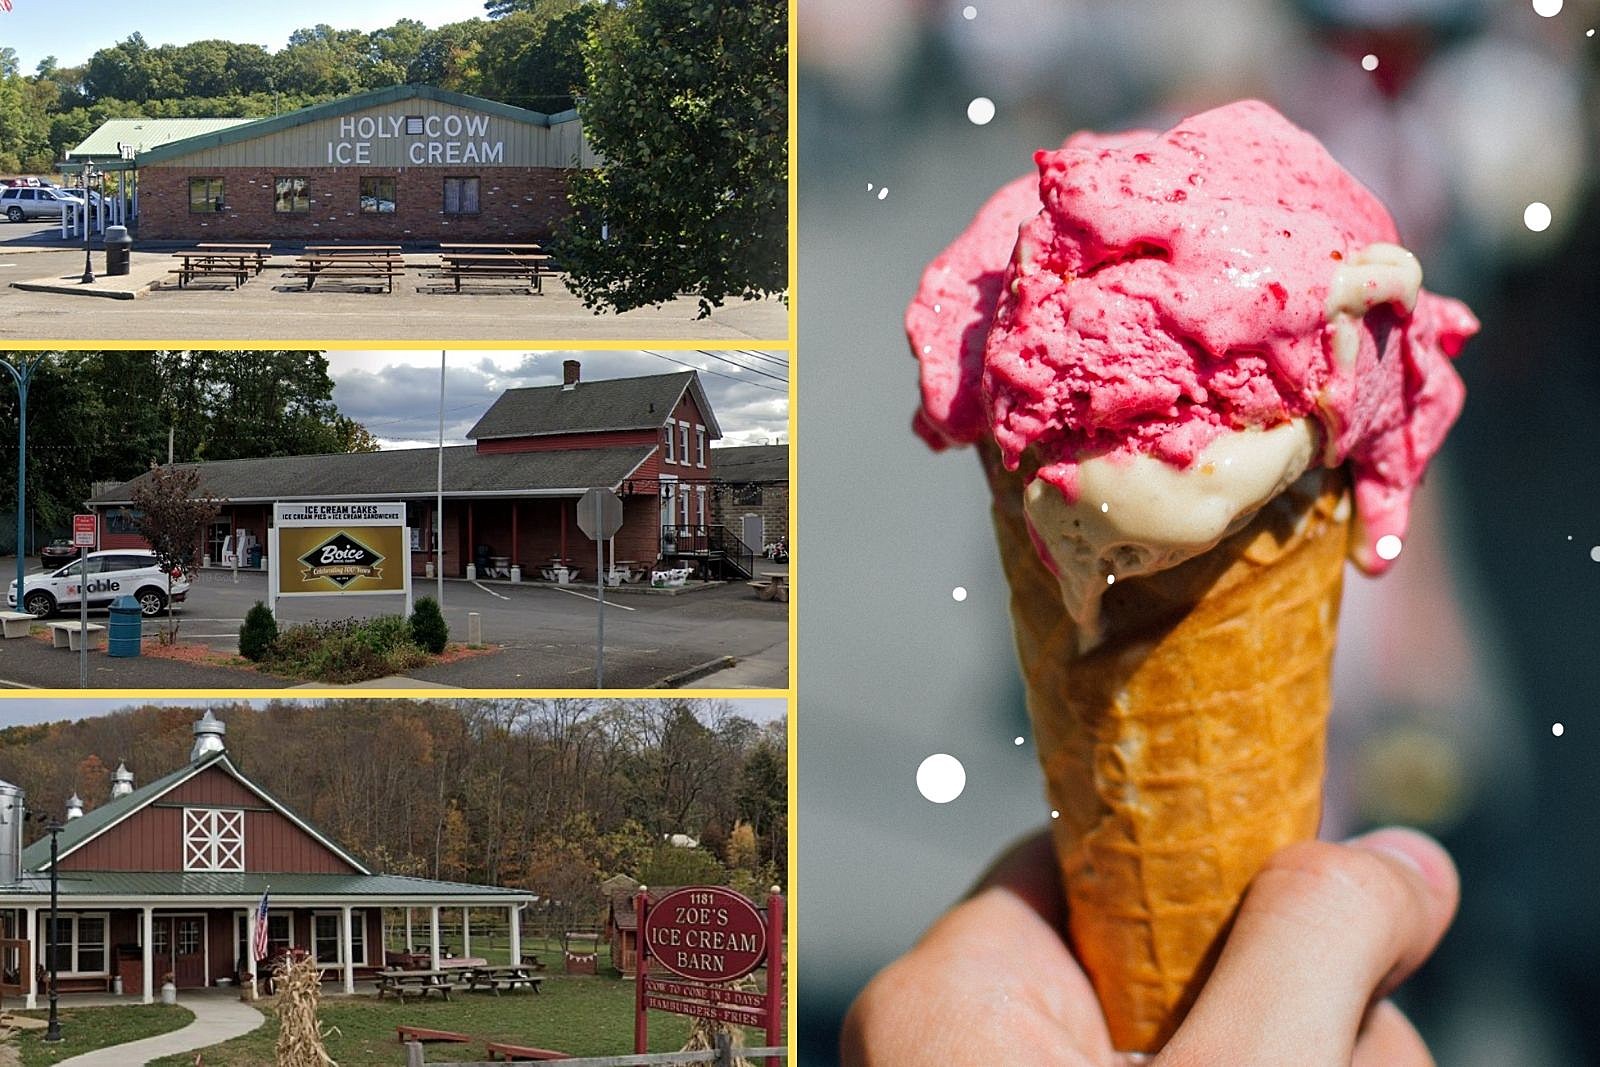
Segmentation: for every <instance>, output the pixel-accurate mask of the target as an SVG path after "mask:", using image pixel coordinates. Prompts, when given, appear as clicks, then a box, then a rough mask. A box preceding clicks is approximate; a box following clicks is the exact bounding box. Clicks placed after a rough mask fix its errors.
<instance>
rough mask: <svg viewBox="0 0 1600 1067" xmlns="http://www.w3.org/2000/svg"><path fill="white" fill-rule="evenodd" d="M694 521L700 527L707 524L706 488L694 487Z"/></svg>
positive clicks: (701, 486)
mask: <svg viewBox="0 0 1600 1067" xmlns="http://www.w3.org/2000/svg"><path fill="white" fill-rule="evenodd" d="M694 521H695V523H696V524H698V525H700V526H704V525H705V524H706V487H705V486H703V485H697V486H695V487H694Z"/></svg>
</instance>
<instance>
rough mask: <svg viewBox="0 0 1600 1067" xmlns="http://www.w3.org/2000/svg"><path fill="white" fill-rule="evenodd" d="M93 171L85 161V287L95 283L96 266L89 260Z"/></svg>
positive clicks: (82, 281)
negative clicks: (90, 200) (90, 197)
mask: <svg viewBox="0 0 1600 1067" xmlns="http://www.w3.org/2000/svg"><path fill="white" fill-rule="evenodd" d="M93 169H94V168H93V165H92V164H91V163H90V162H89V161H88V160H87V159H86V160H84V161H83V277H82V278H79V279H78V281H79V282H80V283H82V284H83V285H90V284H92V283H93V282H94V264H93V263H92V262H91V261H90V258H89V257H90V255H91V254H92V249H91V248H90V247H89V175H90V172H91V171H92V170H93Z"/></svg>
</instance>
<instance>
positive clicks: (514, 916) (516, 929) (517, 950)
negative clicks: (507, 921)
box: [511, 904, 522, 967]
mask: <svg viewBox="0 0 1600 1067" xmlns="http://www.w3.org/2000/svg"><path fill="white" fill-rule="evenodd" d="M521 963H522V909H521V908H520V907H518V906H517V905H516V904H513V905H511V966H513V967H517V966H520V965H521Z"/></svg>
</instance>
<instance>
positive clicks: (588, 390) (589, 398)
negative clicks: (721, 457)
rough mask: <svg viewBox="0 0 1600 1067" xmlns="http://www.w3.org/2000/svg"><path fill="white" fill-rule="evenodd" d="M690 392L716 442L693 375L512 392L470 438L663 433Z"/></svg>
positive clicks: (485, 416) (487, 414) (707, 407)
mask: <svg viewBox="0 0 1600 1067" xmlns="http://www.w3.org/2000/svg"><path fill="white" fill-rule="evenodd" d="M685 389H689V390H692V391H693V393H694V398H695V402H696V403H697V404H698V405H699V406H700V411H701V414H703V415H704V416H705V418H706V429H707V430H708V431H709V432H710V434H711V437H712V439H713V440H715V439H717V438H720V437H721V436H722V431H721V430H720V429H719V428H718V427H717V425H716V420H715V419H714V418H713V417H712V415H711V406H710V404H708V403H707V402H706V398H705V394H704V393H703V392H702V391H701V389H700V380H699V378H698V377H697V376H696V375H695V372H694V371H678V372H677V373H675V374H649V375H645V376H643V377H639V378H609V379H604V380H601V381H594V382H579V383H578V384H577V385H575V386H574V387H573V388H571V389H567V388H564V387H562V386H559V385H540V386H533V387H531V388H527V389H507V390H506V391H505V392H504V393H501V394H500V399H498V400H496V401H495V402H494V405H493V406H492V407H490V408H489V410H488V411H486V412H484V414H483V418H481V419H479V420H478V424H477V425H476V426H474V427H473V428H472V429H471V430H470V431H469V432H468V433H467V437H468V438H470V439H472V440H474V441H482V440H486V439H488V438H493V437H538V436H543V435H546V434H563V433H595V432H604V431H612V430H659V429H660V428H661V426H662V424H663V423H665V422H666V421H667V417H668V416H670V415H671V414H672V409H673V408H675V407H677V406H678V400H679V399H680V398H681V397H682V396H683V391H684V390H685Z"/></svg>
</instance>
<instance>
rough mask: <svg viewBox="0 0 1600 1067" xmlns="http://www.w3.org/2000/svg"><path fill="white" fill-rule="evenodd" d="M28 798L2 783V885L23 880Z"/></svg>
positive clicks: (0, 831)
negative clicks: (23, 835)
mask: <svg viewBox="0 0 1600 1067" xmlns="http://www.w3.org/2000/svg"><path fill="white" fill-rule="evenodd" d="M26 811H27V797H26V795H25V794H24V793H23V792H22V790H21V789H19V788H17V787H16V786H14V785H12V784H11V783H10V782H3V781H0V885H12V884H14V883H16V882H20V881H21V880H22V819H23V815H24V814H25V813H26Z"/></svg>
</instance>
